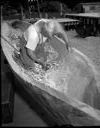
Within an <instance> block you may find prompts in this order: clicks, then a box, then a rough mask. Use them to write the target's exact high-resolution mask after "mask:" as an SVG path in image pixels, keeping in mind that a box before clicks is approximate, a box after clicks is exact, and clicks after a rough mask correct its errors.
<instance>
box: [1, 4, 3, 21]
mask: <svg viewBox="0 0 100 128" xmlns="http://www.w3.org/2000/svg"><path fill="white" fill-rule="evenodd" d="M2 9H3V5H1V21H2V20H3V15H2Z"/></svg>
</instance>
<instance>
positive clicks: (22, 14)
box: [20, 5, 24, 20]
mask: <svg viewBox="0 0 100 128" xmlns="http://www.w3.org/2000/svg"><path fill="white" fill-rule="evenodd" d="M20 8H21V16H22V20H23V19H24V13H23V7H22V5H20Z"/></svg>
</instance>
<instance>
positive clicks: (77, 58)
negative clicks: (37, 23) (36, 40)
mask: <svg viewBox="0 0 100 128" xmlns="http://www.w3.org/2000/svg"><path fill="white" fill-rule="evenodd" d="M23 24H24V25H23V26H25V27H24V28H27V27H26V26H28V25H29V24H28V23H26V25H25V23H23ZM21 26H22V24H21ZM22 28H23V27H22ZM10 29H11V30H12V31H14V32H12V33H13V34H15V35H17V34H18V35H21V31H19V29H17V32H18V33H17V34H16V31H15V29H12V28H10V27H8V24H7V23H5V22H4V23H2V31H1V47H2V50H3V53H4V55H5V57H6V59H7V61H8V63H9V65H10V67H11V69H12V71H13V74H14V76H15V77H16V79H17V80H18V81H19V82H20V83H21V86H22V87H23V88H25V89H26V91H27V92H29V93H30V95H32V97H33V99H34V94H35V96H36V97H38V98H37V99H36V100H38V102H39V104H40V106H41V108H42V107H43V108H44V109H45V110H46V112H47V113H49V114H48V115H49V116H50V118H51V117H52V118H53V120H54V121H55V122H56V124H57V125H73V126H99V125H100V100H99V99H100V85H99V82H98V77H97V76H98V72H97V70H96V68H95V66H94V65H93V63H92V61H91V60H90V59H89V58H88V57H87V56H85V55H84V54H83V53H81V52H80V51H78V50H77V49H75V48H70V51H69V53H68V52H67V50H66V47H65V44H64V42H63V41H62V40H61V39H59V38H56V37H54V38H53V39H52V40H51V42H50V44H48V45H47V47H46V46H44V47H45V50H46V52H48V55H47V57H48V56H49V57H48V58H49V60H48V63H50V64H51V67H49V69H48V70H47V71H44V70H42V69H41V67H40V65H38V64H34V68H33V69H32V68H31V69H26V68H24V66H23V65H22V64H21V63H17V62H16V61H15V59H14V55H15V54H14V52H15V50H14V48H13V47H12V46H11V45H12V44H13V43H15V44H17V42H20V40H19V39H16V40H15V39H12V40H11V38H10V37H9V36H8V35H9V33H10V32H11V31H10ZM5 30H6V31H5ZM20 30H22V29H20ZM19 33H20V34H19ZM18 35H17V36H18ZM2 36H3V37H4V38H2ZM20 39H21V38H20ZM7 41H8V42H10V43H11V45H10V44H9V43H7ZM21 41H22V40H21ZM15 44H14V45H13V46H14V47H15ZM50 49H52V50H50ZM53 50H54V51H53ZM38 52H39V51H38ZM38 52H37V53H38ZM41 52H42V51H41V50H40V55H43V56H44V55H45V54H46V52H44V54H41ZM50 57H51V58H50ZM25 58H26V57H25ZM25 58H24V61H27V60H26V59H25ZM27 59H28V58H27ZM17 60H18V59H17ZM24 61H23V62H24ZM25 64H27V62H26V63H24V65H25ZM35 71H36V72H35ZM33 102H34V101H33Z"/></svg>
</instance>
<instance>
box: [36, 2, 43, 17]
mask: <svg viewBox="0 0 100 128" xmlns="http://www.w3.org/2000/svg"><path fill="white" fill-rule="evenodd" d="M37 6H38V13H39V17H40V18H42V15H41V12H40V5H39V1H38V0H37Z"/></svg>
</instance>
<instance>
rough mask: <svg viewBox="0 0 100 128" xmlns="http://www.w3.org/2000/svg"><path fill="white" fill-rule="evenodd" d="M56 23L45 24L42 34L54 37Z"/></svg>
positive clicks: (48, 22)
mask: <svg viewBox="0 0 100 128" xmlns="http://www.w3.org/2000/svg"><path fill="white" fill-rule="evenodd" d="M54 28H55V25H54V22H53V21H51V20H50V21H47V22H45V23H44V25H43V28H42V31H41V33H42V34H43V35H44V36H46V37H52V36H53V33H54Z"/></svg>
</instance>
